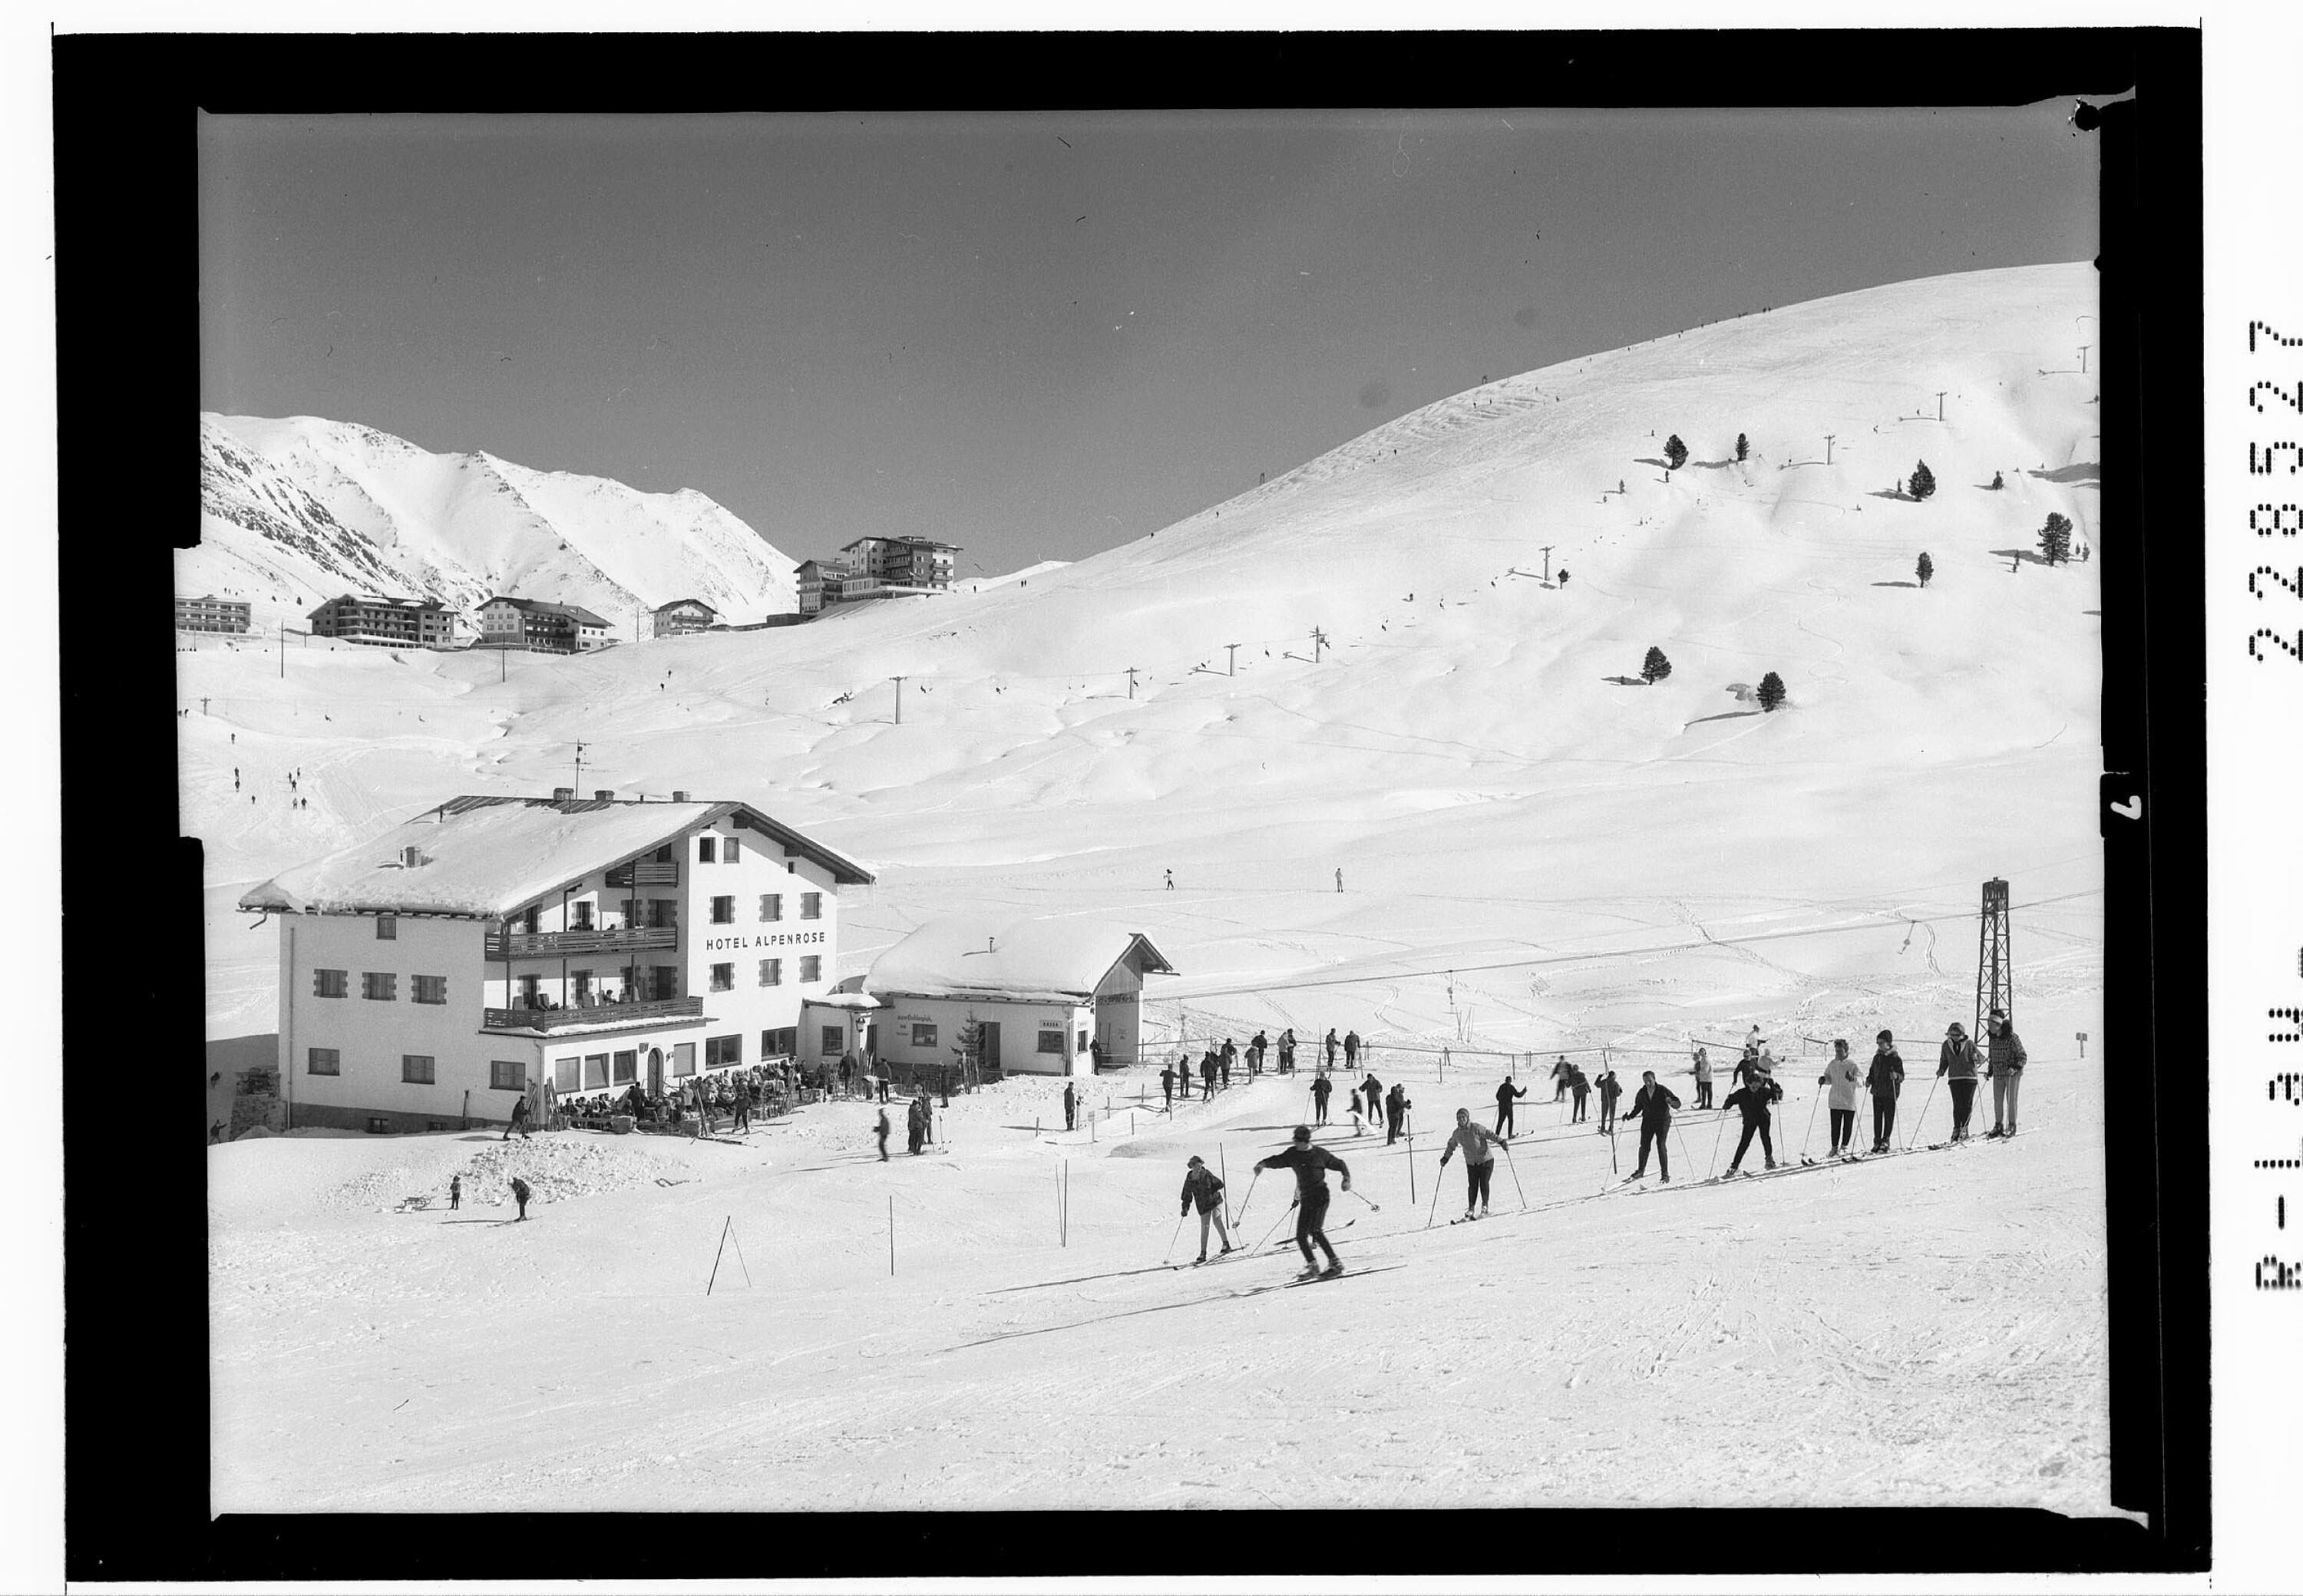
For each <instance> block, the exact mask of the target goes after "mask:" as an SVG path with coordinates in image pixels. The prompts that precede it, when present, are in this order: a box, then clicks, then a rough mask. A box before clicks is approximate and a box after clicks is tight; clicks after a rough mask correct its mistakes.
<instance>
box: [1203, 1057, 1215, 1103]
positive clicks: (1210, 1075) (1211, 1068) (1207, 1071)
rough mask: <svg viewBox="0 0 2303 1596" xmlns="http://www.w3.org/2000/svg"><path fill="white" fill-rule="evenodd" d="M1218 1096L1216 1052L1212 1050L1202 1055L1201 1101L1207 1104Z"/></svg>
mask: <svg viewBox="0 0 2303 1596" xmlns="http://www.w3.org/2000/svg"><path fill="white" fill-rule="evenodd" d="M1215 1094H1216V1050H1215V1049H1213V1048H1210V1049H1209V1050H1208V1051H1206V1052H1204V1053H1202V1054H1201V1055H1200V1101H1201V1102H1207V1101H1208V1100H1209V1099H1210V1098H1211V1097H1213V1096H1214V1095H1215Z"/></svg>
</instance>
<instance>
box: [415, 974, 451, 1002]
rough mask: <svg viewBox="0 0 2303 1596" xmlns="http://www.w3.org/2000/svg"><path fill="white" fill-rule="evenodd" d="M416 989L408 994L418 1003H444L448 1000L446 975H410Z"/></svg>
mask: <svg viewBox="0 0 2303 1596" xmlns="http://www.w3.org/2000/svg"><path fill="white" fill-rule="evenodd" d="M409 980H410V981H412V982H414V983H415V985H416V990H415V992H413V993H412V994H410V995H411V996H413V997H414V998H415V1000H416V1001H418V1002H419V1003H444V1002H446V1001H448V977H447V976H445V975H411V976H409Z"/></svg>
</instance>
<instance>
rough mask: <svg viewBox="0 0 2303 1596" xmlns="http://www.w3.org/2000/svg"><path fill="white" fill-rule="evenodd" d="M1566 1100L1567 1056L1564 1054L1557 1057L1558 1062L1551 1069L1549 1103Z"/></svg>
mask: <svg viewBox="0 0 2303 1596" xmlns="http://www.w3.org/2000/svg"><path fill="white" fill-rule="evenodd" d="M1566 1100H1567V1055H1566V1054H1565V1053H1562V1054H1560V1055H1559V1062H1557V1063H1556V1064H1554V1065H1553V1066H1552V1067H1551V1101H1552V1102H1565V1101H1566Z"/></svg>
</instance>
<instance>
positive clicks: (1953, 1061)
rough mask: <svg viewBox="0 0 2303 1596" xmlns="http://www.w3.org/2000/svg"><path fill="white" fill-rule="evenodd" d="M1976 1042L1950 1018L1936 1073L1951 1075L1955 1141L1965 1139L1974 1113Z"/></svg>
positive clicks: (1953, 1137) (1953, 1134) (1965, 1029)
mask: <svg viewBox="0 0 2303 1596" xmlns="http://www.w3.org/2000/svg"><path fill="white" fill-rule="evenodd" d="M1975 1069H1976V1060H1975V1043H1972V1042H1970V1041H1969V1040H1968V1035H1967V1027H1966V1026H1962V1025H1961V1024H1960V1023H1959V1022H1958V1021H1957V1020H1953V1021H1952V1023H1951V1028H1950V1029H1949V1030H1947V1031H1945V1032H1944V1040H1943V1052H1942V1054H1941V1055H1940V1057H1939V1058H1938V1060H1937V1062H1936V1076H1937V1077H1944V1076H1948V1077H1950V1078H1951V1139H1952V1140H1953V1141H1954V1142H1964V1141H1966V1140H1967V1138H1968V1136H1969V1135H1970V1132H1969V1130H1968V1128H1967V1122H1968V1117H1969V1116H1970V1115H1971V1114H1973V1113H1974V1112H1975V1078H1976V1077H1975Z"/></svg>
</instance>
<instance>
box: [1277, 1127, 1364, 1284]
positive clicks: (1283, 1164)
mask: <svg viewBox="0 0 2303 1596" xmlns="http://www.w3.org/2000/svg"><path fill="white" fill-rule="evenodd" d="M1255 1167H1256V1168H1257V1169H1259V1170H1295V1201H1296V1204H1297V1212H1296V1215H1295V1245H1296V1246H1298V1247H1300V1248H1302V1249H1303V1273H1302V1274H1300V1275H1298V1276H1296V1279H1301V1280H1309V1279H1322V1278H1325V1277H1327V1276H1329V1275H1339V1274H1341V1273H1343V1272H1344V1263H1343V1260H1342V1259H1340V1258H1338V1257H1337V1256H1336V1249H1335V1248H1334V1247H1332V1246H1329V1244H1328V1232H1327V1228H1326V1227H1327V1222H1328V1177H1327V1174H1326V1171H1327V1170H1335V1171H1336V1172H1337V1174H1338V1175H1340V1176H1342V1177H1343V1184H1344V1189H1345V1190H1346V1191H1349V1190H1351V1189H1352V1172H1351V1170H1349V1169H1348V1168H1346V1166H1345V1163H1344V1161H1343V1160H1342V1159H1340V1158H1337V1156H1336V1155H1335V1154H1334V1153H1330V1152H1329V1151H1328V1150H1327V1149H1326V1148H1325V1147H1314V1146H1312V1127H1310V1126H1308V1125H1299V1126H1297V1127H1295V1135H1294V1136H1291V1137H1290V1138H1289V1146H1288V1148H1287V1151H1286V1152H1285V1153H1273V1154H1272V1155H1271V1156H1270V1158H1267V1159H1261V1160H1259V1161H1257V1163H1256V1166H1255ZM1315 1243H1316V1244H1317V1245H1318V1246H1319V1248H1320V1251H1321V1252H1323V1253H1325V1254H1327V1255H1328V1267H1327V1268H1326V1269H1324V1270H1323V1269H1321V1268H1320V1263H1319V1260H1318V1259H1317V1258H1314V1257H1313V1256H1312V1246H1313V1244H1315Z"/></svg>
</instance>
